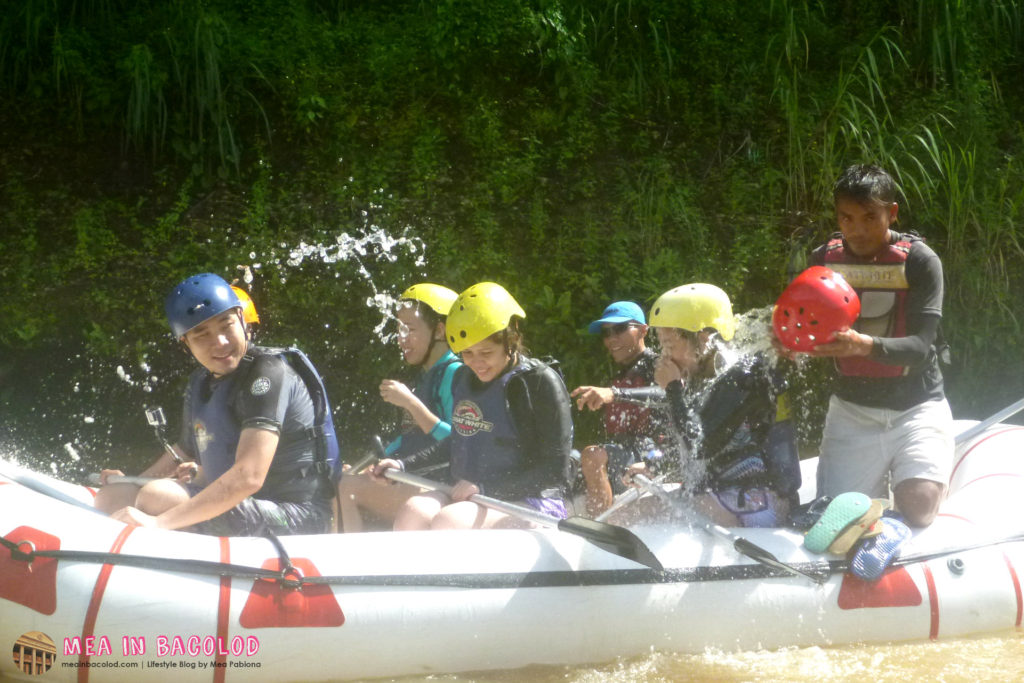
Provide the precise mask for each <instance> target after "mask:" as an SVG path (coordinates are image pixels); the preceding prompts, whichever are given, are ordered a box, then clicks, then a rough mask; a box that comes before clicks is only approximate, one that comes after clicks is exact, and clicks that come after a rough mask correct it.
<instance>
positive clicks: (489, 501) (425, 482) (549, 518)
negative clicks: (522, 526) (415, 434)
mask: <svg viewBox="0 0 1024 683" xmlns="http://www.w3.org/2000/svg"><path fill="white" fill-rule="evenodd" d="M384 476H385V477H387V478H388V479H390V480H391V481H397V482H400V483H402V484H409V485H410V486H418V487H419V488H421V489H428V490H430V491H438V492H440V493H443V494H444V495H446V496H451V494H452V487H451V486H449V485H448V484H444V483H441V482H439V481H434V480H433V479H426V478H425V477H420V476H417V475H415V474H409V473H408V472H402V471H401V470H397V469H395V468H393V467H389V468H388V469H386V470H384ZM467 500H470V501H472V502H474V503H476V504H477V505H483V506H484V507H485V508H490V509H492V510H496V511H497V512H502V513H504V514H506V515H509V516H510V517H518V518H520V519H525V520H527V521H530V522H534V523H535V524H540V525H542V526H547V527H552V528H556V529H557V528H558V523H559V522H560V521H562V520H560V519H559V518H558V517H555V516H553V515H546V514H544V513H543V512H541V511H540V510H534V509H533V508H531V507H527V506H525V505H516V504H515V503H506V502H505V501H503V500H498V499H497V498H491V497H490V496H485V495H483V494H482V493H474V494H473V495H472V496H470V497H469V498H468V499H467Z"/></svg>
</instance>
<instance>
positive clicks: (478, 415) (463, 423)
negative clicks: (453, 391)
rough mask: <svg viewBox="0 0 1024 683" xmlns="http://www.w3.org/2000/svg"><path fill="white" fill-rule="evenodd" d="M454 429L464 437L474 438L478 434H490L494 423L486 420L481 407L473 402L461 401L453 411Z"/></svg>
mask: <svg viewBox="0 0 1024 683" xmlns="http://www.w3.org/2000/svg"><path fill="white" fill-rule="evenodd" d="M452 427H454V428H455V431H457V432H458V433H459V434H460V435H462V436H473V435H474V434H476V433H477V432H489V431H491V430H492V429H494V423H493V422H488V421H487V420H485V419H484V415H483V412H482V411H481V410H480V406H478V405H477V404H475V403H473V402H472V401H459V404H458V405H457V406H455V410H453V411H452Z"/></svg>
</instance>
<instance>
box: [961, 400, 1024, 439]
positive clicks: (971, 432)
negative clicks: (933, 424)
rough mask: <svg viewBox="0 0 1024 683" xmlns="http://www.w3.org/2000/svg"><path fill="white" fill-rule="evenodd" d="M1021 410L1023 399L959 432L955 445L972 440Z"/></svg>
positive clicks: (1023, 407) (1022, 408) (1023, 408)
mask: <svg viewBox="0 0 1024 683" xmlns="http://www.w3.org/2000/svg"><path fill="white" fill-rule="evenodd" d="M1022 410H1024V398H1022V399H1021V400H1019V401H1017V402H1016V403H1013V404H1011V405H1008V406H1006V407H1005V408H1003V409H1002V410H1000V411H999V412H998V413H995V414H994V415H990V416H989V417H987V418H985V419H984V420H982V421H981V422H979V423H978V424H976V425H974V426H973V427H969V428H967V429H965V430H964V431H962V432H960V433H959V434H957V435H956V444H957V445H960V444H962V443H964V442H966V441H969V440H970V439H973V438H974V437H976V436H977V435H978V434H981V433H982V432H983V431H985V430H986V429H988V428H989V427H991V426H992V425H995V424H998V423H1000V422H1002V421H1003V420H1005V419H1007V418H1011V417H1013V416H1014V415H1016V414H1017V413H1019V412H1020V411H1022Z"/></svg>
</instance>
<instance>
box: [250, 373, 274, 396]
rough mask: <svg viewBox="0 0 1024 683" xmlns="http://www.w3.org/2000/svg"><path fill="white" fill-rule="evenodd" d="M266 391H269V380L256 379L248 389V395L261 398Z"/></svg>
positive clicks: (263, 378) (265, 378)
mask: <svg viewBox="0 0 1024 683" xmlns="http://www.w3.org/2000/svg"><path fill="white" fill-rule="evenodd" d="M268 391H270V379H269V378H267V377H257V378H256V379H255V380H254V381H253V383H252V386H251V387H249V393H251V394H252V395H253V396H262V395H263V394H265V393H267V392H268Z"/></svg>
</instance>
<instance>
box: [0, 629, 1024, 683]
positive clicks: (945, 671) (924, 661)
mask: <svg viewBox="0 0 1024 683" xmlns="http://www.w3.org/2000/svg"><path fill="white" fill-rule="evenodd" d="M92 673H93V675H92V676H90V680H92V681H102V680H103V679H102V676H100V675H97V674H98V673H99V671H98V670H96V671H93V672H92ZM39 679H40V680H45V679H46V677H45V676H41V677H39ZM12 680H13V679H10V678H6V677H4V676H0V683H10V682H11V681H12ZM29 680H34V679H29ZM378 680H391V681H394V682H395V683H669V682H672V683H675V682H677V681H722V682H725V681H737V682H739V681H792V682H793V683H803V682H806V683H819V682H820V681H840V682H841V681H849V682H850V683H865V682H866V681H871V682H872V683H874V682H876V681H879V682H882V681H892V682H894V683H895V682H897V681H899V682H900V683H902V682H904V681H918V680H925V681H941V682H943V683H958V682H961V681H963V682H964V683H967V682H974V681H1021V680H1024V631H1018V632H1008V633H1001V634H996V635H990V636H984V637H976V638H963V639H954V640H948V641H936V642H914V643H899V644H893V645H848V646H843V647H829V648H822V647H807V648H786V649H783V650H776V651H770V652H769V651H763V650H762V651H759V652H739V653H727V652H707V653H705V654H701V655H677V654H667V653H657V652H656V653H651V654H649V655H646V656H643V657H637V658H634V659H628V660H620V661H615V662H612V663H608V664H604V665H601V666H581V667H532V668H527V669H517V670H514V671H498V672H487V673H480V674H448V675H432V676H411V677H403V678H395V679H378Z"/></svg>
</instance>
